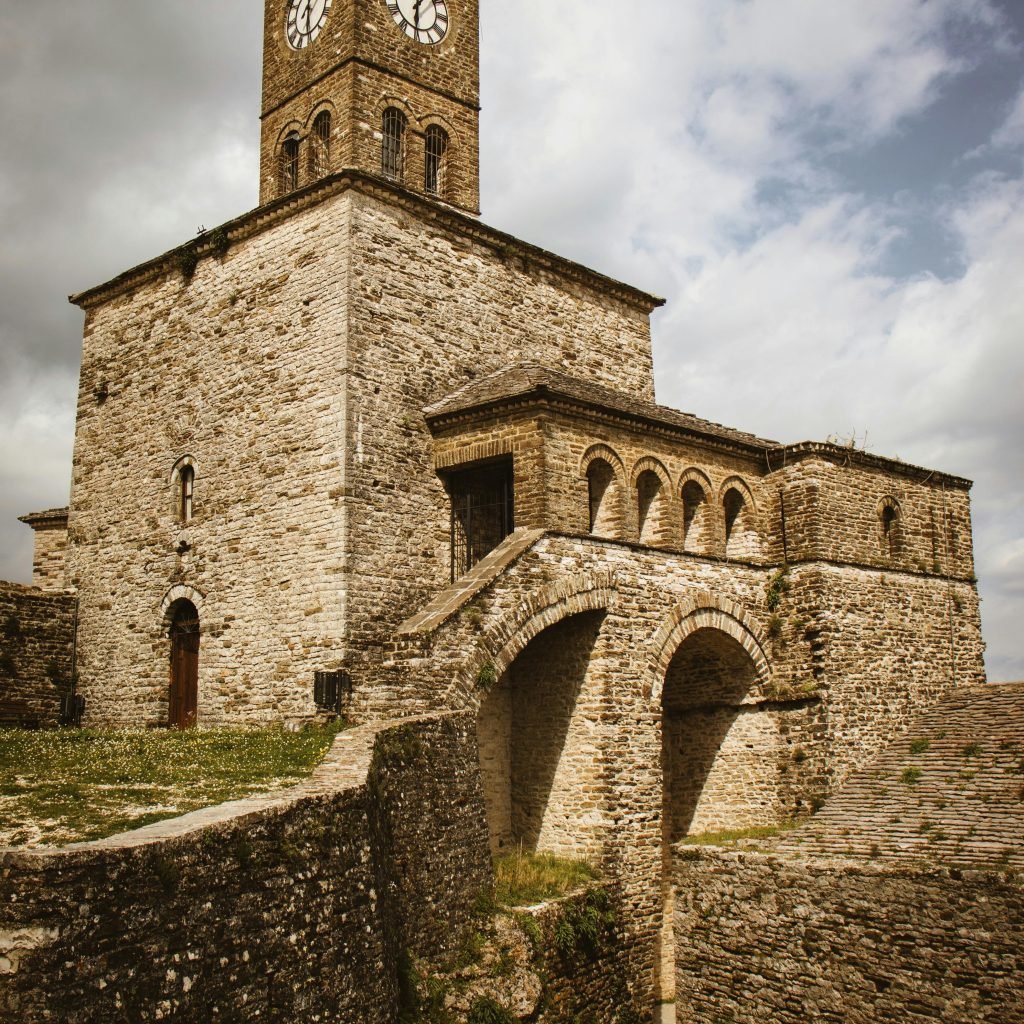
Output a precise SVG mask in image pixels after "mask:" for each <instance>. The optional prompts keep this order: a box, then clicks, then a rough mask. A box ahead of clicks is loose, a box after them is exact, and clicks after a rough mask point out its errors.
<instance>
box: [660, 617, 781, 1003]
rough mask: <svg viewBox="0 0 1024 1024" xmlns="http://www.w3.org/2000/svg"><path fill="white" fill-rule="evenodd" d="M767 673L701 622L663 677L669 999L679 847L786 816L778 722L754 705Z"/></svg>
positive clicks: (663, 954) (665, 992)
mask: <svg viewBox="0 0 1024 1024" xmlns="http://www.w3.org/2000/svg"><path fill="white" fill-rule="evenodd" d="M698 621H699V620H698ZM694 624H695V625H697V624H696V623H694ZM735 625H736V628H737V630H739V629H741V628H742V627H740V626H739V624H735ZM737 635H739V634H737ZM764 668H765V666H764V665H763V664H762V665H760V666H759V665H758V663H757V662H756V661H755V660H754V658H753V657H752V656H751V654H750V652H749V651H748V650H747V648H746V647H744V645H743V644H742V643H740V641H739V640H738V639H736V638H735V637H734V636H731V635H730V634H729V633H727V632H725V631H724V630H722V629H718V628H715V626H712V625H703V624H699V625H697V628H694V629H691V630H690V631H689V632H688V633H686V635H685V636H684V638H683V640H682V642H681V643H680V644H679V646H678V648H677V649H676V651H675V653H674V654H673V655H672V658H671V661H669V664H668V668H667V670H666V672H665V679H664V684H663V687H662V692H661V727H662V728H661V736H662V757H661V763H662V780H663V781H662V872H663V874H662V896H663V919H662V929H661V939H660V950H659V956H658V972H659V977H658V979H657V985H658V990H659V996H660V998H661V999H664V1000H666V1001H672V1000H674V998H675V934H674V928H673V913H674V909H675V885H674V879H673V874H672V872H673V861H672V846H673V844H675V843H677V842H679V841H680V840H681V839H684V838H685V837H686V836H688V835H697V834H701V833H708V832H724V831H732V830H738V829H744V828H749V827H752V826H755V825H767V824H773V823H775V822H777V821H778V820H779V817H780V800H779V789H780V781H779V764H778V753H779V744H780V735H779V723H778V721H777V718H776V716H775V715H774V714H773V713H772V712H771V711H770V710H769V709H768V707H767V706H766V705H764V704H763V703H762V702H760V701H759V700H758V699H757V697H758V693H757V687H758V683H759V682H760V681H761V673H762V671H763V670H764Z"/></svg>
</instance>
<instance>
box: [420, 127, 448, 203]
mask: <svg viewBox="0 0 1024 1024" xmlns="http://www.w3.org/2000/svg"><path fill="white" fill-rule="evenodd" d="M447 153H448V133H447V132H446V131H445V130H444V129H443V128H441V127H440V126H439V125H436V124H432V125H431V126H430V127H429V128H428V129H427V141H426V154H425V157H426V159H425V160H424V178H423V187H424V189H425V190H426V191H427V192H428V193H429V194H430V195H434V196H441V195H444V186H445V170H446V164H447V160H446V156H447Z"/></svg>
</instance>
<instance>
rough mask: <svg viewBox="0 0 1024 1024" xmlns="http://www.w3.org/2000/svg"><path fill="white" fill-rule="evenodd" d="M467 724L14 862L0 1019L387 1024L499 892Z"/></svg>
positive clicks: (367, 730) (357, 745)
mask: <svg viewBox="0 0 1024 1024" xmlns="http://www.w3.org/2000/svg"><path fill="white" fill-rule="evenodd" d="M476 760H477V755H476V744H475V733H474V729H473V726H472V722H471V721H467V719H466V718H465V717H464V716H463V717H458V716H456V717H444V718H436V719H433V720H428V721H419V722H408V723H403V724H400V725H394V726H388V725H378V726H374V727H363V728H361V729H356V730H353V731H351V732H348V733H344V734H342V735H341V736H339V737H338V739H337V740H336V742H335V745H334V747H333V748H332V751H331V752H330V753H329V755H328V758H327V760H326V761H325V763H324V764H323V765H322V766H321V767H320V768H319V769H318V770H317V772H316V773H315V774H314V776H313V777H312V778H311V780H310V781H309V782H308V783H306V784H304V785H301V786H299V787H296V788H295V789H293V790H289V791H286V792H285V793H283V794H277V795H268V796H264V797H257V798H252V799H250V800H245V801H239V802H238V803H236V804H225V805H222V806H220V807H215V808H210V809H208V810H205V811H198V812H195V813H193V814H190V815H186V816H185V817H183V818H179V819H174V820H172V821H168V822H162V823H159V824H156V825H152V826H148V827H147V828H144V829H141V830H139V831H137V832H133V833H128V834H125V835H123V836H119V837H114V838H112V839H108V840H103V841H100V842H95V843H89V844H82V845H80V846H73V847H68V848H65V849H62V850H47V851H42V850H40V851H32V852H22V853H18V852H15V851H4V852H2V853H0V887H2V895H3V899H2V901H0V1020H2V1021H4V1022H10V1024H14V1022H16V1021H17V1022H23V1021H26V1020H32V1021H39V1022H42V1021H47V1020H53V1021H61V1022H66V1024H85V1022H97V1024H98V1022H104V1024H105V1022H108V1021H113V1020H130V1021H132V1022H143V1021H153V1020H165V1021H167V1020H172V1021H173V1020H178V1021H197V1020H204V1021H207V1020H218V1019H221V1020H256V1019H263V1017H267V1018H268V1019H269V1018H272V1019H275V1020H282V1021H295V1022H299V1021H302V1022H306V1021H311V1020H321V1021H346V1022H349V1021H357V1020H358V1021H360V1022H363V1021H366V1022H371V1021H379V1022H381V1024H392V1022H393V1021H394V1020H395V1016H396V1013H397V998H398V993H397V990H398V960H399V953H400V950H401V948H407V949H409V950H410V951H412V952H413V953H414V954H416V955H418V956H423V957H427V958H430V957H443V956H445V955H447V954H448V953H449V952H450V951H451V950H452V949H453V948H454V946H455V944H457V943H458V941H459V939H460V937H461V934H462V931H463V929H464V927H465V926H466V925H467V924H468V922H469V921H470V920H471V914H472V906H473V902H474V899H475V897H476V895H477V894H478V893H479V892H480V891H481V890H482V889H484V888H485V887H486V886H487V885H488V884H489V880H490V861H489V856H488V851H487V838H486V827H485V824H484V815H483V806H482V800H481V796H480V789H479V776H478V774H477V772H476Z"/></svg>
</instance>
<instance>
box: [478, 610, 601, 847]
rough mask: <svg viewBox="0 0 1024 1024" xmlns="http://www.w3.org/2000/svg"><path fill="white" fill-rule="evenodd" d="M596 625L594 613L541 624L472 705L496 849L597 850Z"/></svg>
mask: <svg viewBox="0 0 1024 1024" xmlns="http://www.w3.org/2000/svg"><path fill="white" fill-rule="evenodd" d="M603 621H604V611H603V610H598V611H588V612H582V613H580V614H577V615H571V616H568V617H566V618H563V619H561V620H560V621H559V622H557V623H555V624H554V625H551V626H548V627H547V628H546V629H544V630H543V631H541V632H540V633H538V634H537V635H536V636H535V637H533V639H531V640H530V641H529V642H528V643H527V644H526V646H525V647H524V648H523V649H522V651H521V652H520V653H519V654H518V655H517V656H516V658H515V659H514V660H513V661H512V662H511V663H510V664H509V665H508V667H507V668H506V669H505V670H504V671H503V672H502V673H501V675H500V676H499V677H498V678H497V680H496V681H495V682H494V683H493V685H492V686H491V687H490V688H489V690H488V691H487V693H486V694H485V695H484V696H483V698H482V700H481V702H480V711H479V715H478V718H477V739H478V743H479V748H480V773H481V781H482V783H483V788H484V801H485V806H486V810H487V819H488V827H489V831H490V835H491V848H492V850H493V851H494V852H495V853H500V852H501V851H503V850H508V849H515V848H522V849H524V850H527V851H531V852H533V851H537V850H543V851H545V852H547V853H557V854H559V855H561V856H573V857H584V858H589V857H593V856H597V855H598V854H599V853H600V848H601V836H600V833H599V827H600V824H601V822H602V820H603V816H604V815H603V811H604V806H605V799H604V794H603V791H602V787H601V785H600V780H601V772H602V770H603V765H602V761H601V752H600V738H599V727H600V711H601V694H602V692H603V687H602V684H601V679H600V677H599V673H598V672H597V671H596V670H595V667H594V664H593V658H594V652H595V649H596V647H597V645H598V638H599V635H600V632H601V626H602V623H603Z"/></svg>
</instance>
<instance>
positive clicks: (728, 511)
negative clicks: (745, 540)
mask: <svg viewBox="0 0 1024 1024" xmlns="http://www.w3.org/2000/svg"><path fill="white" fill-rule="evenodd" d="M744 504H745V502H744V501H743V495H742V494H740V492H739V491H738V490H736V488H735V487H730V488H729V490H728V491H726V494H725V499H724V500H723V502H722V505H723V507H724V510H725V539H726V542H727V543H728V541H729V538H730V537H732V532H733V529H734V528H735V526H736V520H737V519H739V516H740V513H741V512H742V511H743V506H744Z"/></svg>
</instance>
